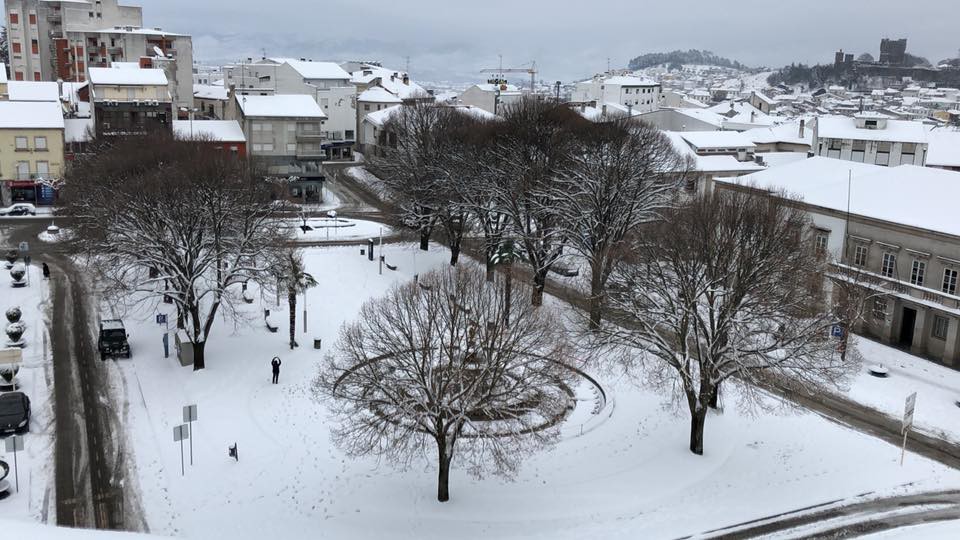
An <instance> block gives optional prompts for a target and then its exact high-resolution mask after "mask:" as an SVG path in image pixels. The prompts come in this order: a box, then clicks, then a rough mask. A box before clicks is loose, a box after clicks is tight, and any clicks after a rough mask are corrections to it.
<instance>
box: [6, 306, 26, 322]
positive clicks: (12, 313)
mask: <svg viewBox="0 0 960 540" xmlns="http://www.w3.org/2000/svg"><path fill="white" fill-rule="evenodd" d="M6 316H7V322H9V323H15V322H20V317H22V316H23V312H22V311H20V308H19V307H17V306H14V307H12V308H10V309H8V310H7V313H6Z"/></svg>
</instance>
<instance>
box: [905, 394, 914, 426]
mask: <svg viewBox="0 0 960 540" xmlns="http://www.w3.org/2000/svg"><path fill="white" fill-rule="evenodd" d="M916 408H917V393H916V392H914V393H912V394H910V395H909V396H907V400H906V402H904V405H903V431H907V430H908V429H910V428H912V427H913V411H914V409H916Z"/></svg>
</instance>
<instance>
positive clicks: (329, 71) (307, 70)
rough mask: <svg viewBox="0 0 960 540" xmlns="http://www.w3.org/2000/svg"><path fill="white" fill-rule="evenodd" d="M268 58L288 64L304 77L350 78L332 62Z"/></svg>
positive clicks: (321, 78) (344, 79)
mask: <svg viewBox="0 0 960 540" xmlns="http://www.w3.org/2000/svg"><path fill="white" fill-rule="evenodd" d="M270 60H271V61H272V62H276V63H278V64H289V65H290V67H292V68H293V69H294V70H295V71H296V72H297V73H299V74H300V75H301V76H302V77H303V78H304V79H314V80H316V79H320V80H343V81H346V80H349V79H350V74H349V73H347V72H346V71H344V69H343V68H342V67H340V66H339V65H337V64H335V63H333V62H314V61H311V60H297V59H294V58H271V59H270Z"/></svg>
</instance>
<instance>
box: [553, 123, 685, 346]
mask: <svg viewBox="0 0 960 540" xmlns="http://www.w3.org/2000/svg"><path fill="white" fill-rule="evenodd" d="M576 143H577V150H576V151H575V152H574V158H573V165H572V166H571V167H565V168H562V169H561V172H560V175H559V182H557V183H556V184H555V185H554V189H553V193H554V198H555V199H556V200H557V201H558V204H559V205H560V208H561V213H562V214H563V215H564V216H567V217H568V219H566V220H565V221H564V222H563V223H564V227H565V228H566V234H565V237H566V239H567V243H568V245H569V246H570V247H571V248H572V249H574V250H576V251H577V252H579V253H580V254H581V255H582V256H583V257H584V258H586V260H587V263H588V264H589V266H590V312H589V315H590V327H591V328H592V329H597V328H599V326H600V318H601V316H602V310H603V301H604V291H605V290H606V288H607V281H608V280H609V278H610V272H611V271H612V270H613V266H614V262H615V259H616V257H617V254H618V252H619V251H621V250H622V249H623V248H624V246H623V240H624V238H625V237H626V236H627V234H629V233H634V232H636V231H637V230H638V228H639V227H640V225H642V224H643V223H647V222H649V221H651V220H653V219H655V218H656V217H657V216H658V214H659V212H660V211H661V210H663V209H665V208H667V207H669V206H670V205H672V204H674V202H675V199H676V195H677V194H678V191H679V188H680V187H681V186H683V185H684V183H685V182H686V181H687V179H688V176H689V175H690V174H691V171H692V170H693V168H694V165H693V163H692V162H691V160H690V159H689V158H684V157H682V156H680V155H679V154H678V153H677V152H676V150H675V149H674V147H673V144H672V143H671V142H670V139H668V138H667V137H666V136H665V135H664V134H663V133H662V132H661V131H660V130H659V129H657V128H656V127H654V126H652V125H650V124H647V123H644V122H638V121H635V120H632V119H629V118H626V117H623V118H616V119H614V120H613V121H610V122H604V123H598V124H588V125H585V126H583V127H581V128H580V129H579V130H578V131H577V140H576Z"/></svg>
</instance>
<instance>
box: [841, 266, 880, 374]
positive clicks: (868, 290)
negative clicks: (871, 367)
mask: <svg viewBox="0 0 960 540" xmlns="http://www.w3.org/2000/svg"><path fill="white" fill-rule="evenodd" d="M829 277H830V285H831V288H832V296H833V313H834V317H835V318H836V320H837V324H839V325H840V330H841V336H840V344H839V345H838V347H839V350H840V358H841V359H842V360H844V361H845V360H846V359H847V353H848V351H849V350H850V332H855V331H857V330H858V329H859V328H860V327H861V326H863V325H865V324H869V323H870V318H871V317H870V316H871V315H872V313H873V311H874V306H875V303H876V302H878V301H882V302H886V301H887V298H889V296H890V293H889V292H888V291H886V290H884V288H883V285H882V281H881V280H880V279H879V278H878V277H876V276H875V275H873V274H871V273H869V272H867V271H865V270H863V269H862V268H859V267H856V266H847V265H845V264H842V263H834V264H831V265H830V270H829Z"/></svg>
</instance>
